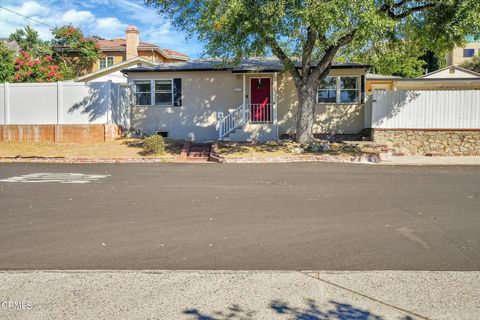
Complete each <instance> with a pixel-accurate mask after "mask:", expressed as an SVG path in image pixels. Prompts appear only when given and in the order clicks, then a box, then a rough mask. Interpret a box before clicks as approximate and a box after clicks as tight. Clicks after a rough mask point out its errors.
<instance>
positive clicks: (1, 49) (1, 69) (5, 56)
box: [0, 42, 15, 82]
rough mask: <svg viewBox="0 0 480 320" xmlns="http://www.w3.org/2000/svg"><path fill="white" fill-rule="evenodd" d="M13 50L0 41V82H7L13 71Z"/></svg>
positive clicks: (10, 78)
mask: <svg viewBox="0 0 480 320" xmlns="http://www.w3.org/2000/svg"><path fill="white" fill-rule="evenodd" d="M14 57H15V52H14V51H13V50H10V49H9V48H8V47H7V46H6V45H5V43H3V42H0V82H8V81H11V80H12V78H13V74H14V72H15V62H14V59H15V58H14Z"/></svg>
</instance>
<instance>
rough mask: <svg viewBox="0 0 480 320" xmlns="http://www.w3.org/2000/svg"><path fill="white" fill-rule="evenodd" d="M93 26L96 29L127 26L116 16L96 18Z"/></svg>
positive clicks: (123, 27)
mask: <svg viewBox="0 0 480 320" xmlns="http://www.w3.org/2000/svg"><path fill="white" fill-rule="evenodd" d="M95 26H96V27H97V28H98V29H125V28H126V27H127V24H126V23H122V22H121V21H120V20H118V19H117V18H114V17H108V18H99V19H97V21H96V22H95ZM122 32H123V30H122Z"/></svg>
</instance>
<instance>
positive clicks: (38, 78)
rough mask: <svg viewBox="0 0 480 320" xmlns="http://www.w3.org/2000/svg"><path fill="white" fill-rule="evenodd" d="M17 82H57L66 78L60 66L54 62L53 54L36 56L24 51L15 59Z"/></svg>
mask: <svg viewBox="0 0 480 320" xmlns="http://www.w3.org/2000/svg"><path fill="white" fill-rule="evenodd" d="M15 70H16V71H15V76H14V81H15V82H55V81H60V80H64V77H63V74H62V73H61V72H60V68H59V67H58V65H56V64H55V63H54V62H53V59H52V56H49V55H46V56H43V57H39V58H35V57H33V56H32V55H30V53H28V52H27V51H22V52H21V53H20V55H19V56H18V57H17V59H16V60H15Z"/></svg>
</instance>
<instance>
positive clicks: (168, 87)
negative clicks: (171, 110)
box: [155, 80, 173, 106]
mask: <svg viewBox="0 0 480 320" xmlns="http://www.w3.org/2000/svg"><path fill="white" fill-rule="evenodd" d="M155 105H157V106H173V84H172V80H155Z"/></svg>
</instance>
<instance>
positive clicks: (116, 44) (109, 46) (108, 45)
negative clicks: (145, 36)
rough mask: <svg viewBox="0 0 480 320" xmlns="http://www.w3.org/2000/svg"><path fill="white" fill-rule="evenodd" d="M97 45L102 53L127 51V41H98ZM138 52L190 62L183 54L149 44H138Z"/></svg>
mask: <svg viewBox="0 0 480 320" xmlns="http://www.w3.org/2000/svg"><path fill="white" fill-rule="evenodd" d="M97 44H98V46H99V48H100V50H101V51H122V52H123V51H126V48H127V45H126V40H125V39H107V40H104V39H102V40H97ZM137 49H138V51H144V50H145V51H150V50H154V51H158V52H159V53H160V54H162V55H163V56H164V57H166V58H167V59H179V60H185V61H186V60H188V59H189V57H188V56H187V55H186V54H184V53H181V52H178V51H175V50H171V49H162V48H160V47H159V46H157V45H155V44H153V43H149V42H144V41H140V42H139V43H138V48H137Z"/></svg>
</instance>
